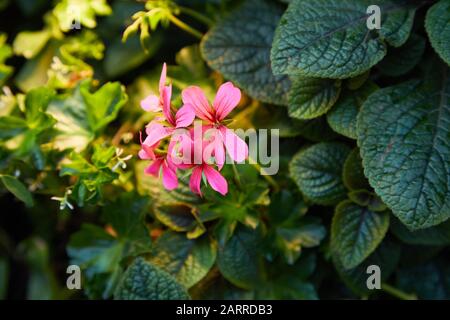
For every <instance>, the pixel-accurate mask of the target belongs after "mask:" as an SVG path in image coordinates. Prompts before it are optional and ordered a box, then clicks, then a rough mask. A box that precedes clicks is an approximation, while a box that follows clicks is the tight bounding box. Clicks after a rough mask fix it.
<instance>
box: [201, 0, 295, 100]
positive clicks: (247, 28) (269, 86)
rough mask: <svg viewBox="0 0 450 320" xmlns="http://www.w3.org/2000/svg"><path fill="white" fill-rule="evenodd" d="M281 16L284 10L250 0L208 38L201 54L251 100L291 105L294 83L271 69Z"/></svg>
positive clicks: (209, 33) (207, 36) (212, 30)
mask: <svg viewBox="0 0 450 320" xmlns="http://www.w3.org/2000/svg"><path fill="white" fill-rule="evenodd" d="M281 13H282V9H281V7H279V6H277V5H275V4H273V3H271V2H269V1H266V0H263V1H258V0H247V1H246V2H245V3H244V4H243V5H242V6H240V7H239V8H237V9H236V10H234V11H233V12H231V13H230V14H229V15H228V16H227V17H225V18H224V19H223V20H222V21H220V22H219V23H218V24H217V25H216V26H214V27H213V28H212V29H211V30H210V31H209V32H208V33H207V34H206V35H205V37H204V38H203V41H202V43H201V51H202V54H203V56H204V57H205V60H206V61H207V62H208V64H209V66H211V68H213V69H215V70H218V71H220V72H221V73H222V74H223V75H224V76H225V78H228V79H230V80H231V81H233V82H235V83H237V84H238V85H239V86H241V87H242V88H243V89H244V90H245V91H246V92H247V93H248V94H249V95H250V96H251V97H253V98H255V99H258V100H260V101H263V102H267V103H272V104H277V105H287V93H288V90H289V87H290V81H289V79H288V78H287V77H286V76H274V75H273V74H272V70H271V67H270V48H271V46H272V39H273V34H274V31H275V28H276V26H277V24H278V21H279V19H280V17H281ZM250 22H251V23H250Z"/></svg>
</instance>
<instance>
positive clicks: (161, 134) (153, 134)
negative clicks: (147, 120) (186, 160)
mask: <svg viewBox="0 0 450 320" xmlns="http://www.w3.org/2000/svg"><path fill="white" fill-rule="evenodd" d="M172 131H173V128H167V127H164V126H163V125H162V124H160V123H157V122H152V123H151V124H150V126H148V127H147V128H146V132H147V138H145V141H144V144H146V145H147V146H153V145H155V144H157V143H158V142H160V141H161V140H162V139H164V138H166V137H168V136H170V135H171V134H172Z"/></svg>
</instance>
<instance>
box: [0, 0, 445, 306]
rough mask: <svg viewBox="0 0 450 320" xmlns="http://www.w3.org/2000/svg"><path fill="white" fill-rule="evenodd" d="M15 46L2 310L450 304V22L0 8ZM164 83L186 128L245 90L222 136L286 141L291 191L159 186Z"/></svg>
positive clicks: (2, 168)
mask: <svg viewBox="0 0 450 320" xmlns="http://www.w3.org/2000/svg"><path fill="white" fill-rule="evenodd" d="M374 4H376V5H378V6H379V7H380V8H381V14H382V15H381V17H382V21H381V29H373V30H370V29H368V27H367V24H366V20H367V18H368V17H369V14H368V13H367V8H368V7H369V6H370V5H374ZM74 8H77V10H78V11H77V12H78V16H75V18H76V17H78V18H79V19H78V20H79V21H78V22H79V28H77V27H76V28H75V29H74V23H73V22H74V16H73V15H71V14H72V13H73V9H74ZM0 26H1V28H0V30H1V33H0V86H2V92H1V95H0V181H1V183H0V206H1V208H2V209H1V214H0V298H21V299H23V298H29V299H69V298H89V299H110V298H116V299H186V298H192V299H318V298H321V299H327V298H336V299H342V298H371V299H376V298H382V299H383V298H392V297H395V298H401V299H410V298H422V299H448V298H450V282H449V279H450V261H449V258H448V253H449V248H448V246H449V245H450V220H448V219H449V217H450V102H449V101H450V100H449V96H450V72H449V71H450V70H449V65H450V0H435V1H433V0H430V1H424V0H291V1H289V0H284V1H277V0H243V1H238V0H236V1H234V0H203V1H201V0H194V1H187V0H186V1H184V0H177V1H170V0H161V1H152V0H149V1H122V0H111V1H106V0H55V1H46V0H17V1H9V0H0ZM164 62H167V65H168V67H167V80H168V81H167V83H171V86H172V87H171V91H172V102H173V103H174V104H176V105H177V106H180V105H182V104H183V102H184V103H186V95H185V94H182V93H184V92H186V89H187V88H188V87H189V86H198V87H200V88H201V90H202V91H203V92H204V94H205V96H206V98H207V99H208V100H209V101H213V100H214V96H215V95H216V92H217V90H218V88H219V87H220V86H221V85H222V84H223V83H226V82H227V81H231V82H232V83H233V84H234V85H235V86H237V87H239V88H240V90H241V92H242V97H241V96H240V95H239V97H240V102H239V105H238V106H237V108H235V109H234V110H233V111H232V113H231V114H230V115H229V116H228V118H229V119H230V120H226V121H227V122H226V125H227V126H228V127H230V128H242V129H249V128H256V129H279V131H278V133H277V134H278V136H277V137H276V138H278V137H279V139H280V145H279V161H280V170H279V172H278V173H277V174H276V175H273V176H268V175H261V174H260V167H261V166H260V165H258V164H249V163H246V164H237V165H226V166H224V167H223V168H222V169H221V171H220V175H223V176H224V177H225V179H226V182H227V185H228V187H227V188H228V189H227V192H224V189H223V188H222V189H221V188H219V187H218V188H214V184H213V185H212V188H206V187H205V186H202V188H201V192H200V189H199V188H198V189H195V188H194V191H196V192H193V191H192V190H191V189H192V184H191V188H189V174H188V173H184V172H181V173H180V174H178V182H177V183H178V184H177V185H176V188H172V187H171V188H169V189H174V190H170V191H169V190H166V189H167V188H164V187H163V184H162V181H161V180H160V179H157V178H155V177H154V176H151V175H147V174H145V173H144V170H145V168H146V167H147V166H148V165H149V162H148V161H147V160H142V159H141V158H142V157H141V158H140V157H138V153H139V151H140V150H141V140H140V132H142V131H145V130H144V128H145V126H146V125H147V124H148V123H149V122H150V121H152V120H154V117H155V114H154V113H152V112H145V111H144V110H142V109H141V106H140V105H141V101H142V100H144V99H145V98H147V97H149V95H150V94H158V91H159V88H160V87H159V79H160V74H161V68H162V65H163V63H164ZM160 91H161V90H160ZM238 101H239V100H238ZM169 109H170V105H169ZM221 120H222V119H221ZM143 134H145V133H144V132H143ZM272 134H273V135H274V134H276V133H272ZM269 140H270V137H269ZM272 152H273V153H276V150H275V149H274V150H272ZM158 169H159V167H158ZM219 169H220V168H219ZM199 174H200V175H199V176H197V178H198V183H200V182H201V181H200V180H201V176H202V173H201V171H200V173H199ZM210 184H211V183H210ZM216 187H217V186H216ZM213 189H216V190H217V189H220V190H218V191H219V193H218V192H215V191H214V190H213ZM200 193H201V196H200V195H199V194H200ZM224 194H225V195H224ZM69 265H79V266H80V267H81V270H82V290H69V289H68V288H66V279H67V277H68V274H67V273H66V268H67V266H69ZM370 265H378V266H379V267H380V268H381V279H382V289H381V290H369V289H368V287H367V286H366V280H367V277H368V276H369V275H368V274H367V273H366V270H367V267H368V266H370Z"/></svg>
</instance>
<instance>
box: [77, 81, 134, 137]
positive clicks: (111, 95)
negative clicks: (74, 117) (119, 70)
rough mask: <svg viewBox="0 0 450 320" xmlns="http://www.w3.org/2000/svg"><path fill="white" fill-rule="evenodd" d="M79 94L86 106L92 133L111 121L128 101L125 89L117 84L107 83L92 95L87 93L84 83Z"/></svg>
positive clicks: (87, 88) (86, 85) (87, 85)
mask: <svg viewBox="0 0 450 320" xmlns="http://www.w3.org/2000/svg"><path fill="white" fill-rule="evenodd" d="M80 92H81V95H82V96H83V99H84V102H85V104H86V111H87V117H88V121H89V125H90V128H91V130H92V131H94V132H97V131H99V130H101V129H102V128H104V127H105V126H106V125H107V124H108V123H110V122H111V121H113V120H114V119H115V118H116V117H117V114H118V113H119V110H120V109H121V108H122V107H123V106H124V105H125V103H126V102H127V100H128V96H127V94H126V93H125V87H124V86H122V85H121V84H120V83H118V82H108V83H106V84H105V85H103V86H102V87H101V88H100V89H98V90H97V91H96V92H94V93H90V92H89V84H88V82H84V83H83V84H82V85H81V86H80Z"/></svg>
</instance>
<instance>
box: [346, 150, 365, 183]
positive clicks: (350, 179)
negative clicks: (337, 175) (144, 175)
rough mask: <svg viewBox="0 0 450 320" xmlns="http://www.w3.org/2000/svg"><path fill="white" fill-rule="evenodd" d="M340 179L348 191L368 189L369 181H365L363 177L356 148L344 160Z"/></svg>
mask: <svg viewBox="0 0 450 320" xmlns="http://www.w3.org/2000/svg"><path fill="white" fill-rule="evenodd" d="M342 179H343V181H344V185H345V186H346V187H347V188H348V189H350V190H358V189H369V188H370V185H369V181H367V178H366V176H365V175H364V168H363V166H362V159H361V156H360V155H359V149H358V148H355V149H353V150H352V152H350V154H349V155H348V157H347V159H346V160H345V163H344V171H343V176H342Z"/></svg>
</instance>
